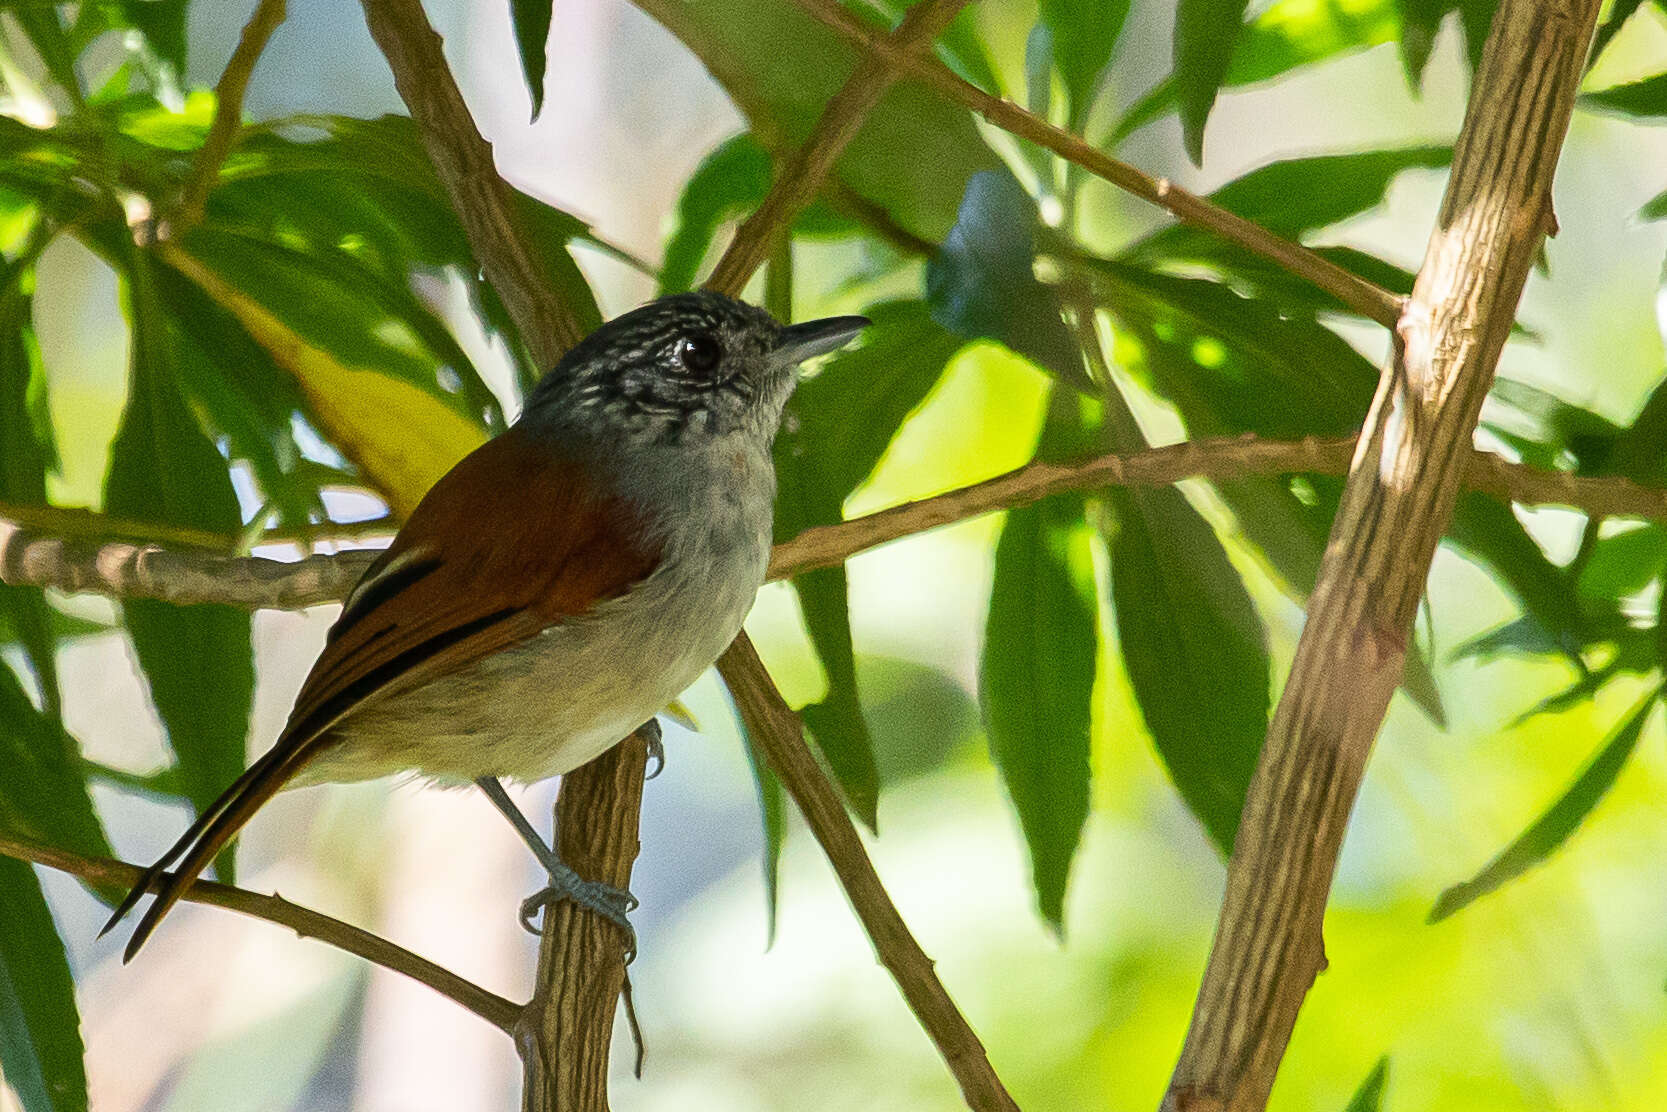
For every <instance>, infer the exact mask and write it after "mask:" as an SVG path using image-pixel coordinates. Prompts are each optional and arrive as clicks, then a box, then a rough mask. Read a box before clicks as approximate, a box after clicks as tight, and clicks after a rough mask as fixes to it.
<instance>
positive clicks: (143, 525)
mask: <svg viewBox="0 0 1667 1112" xmlns="http://www.w3.org/2000/svg"><path fill="white" fill-rule="evenodd" d="M0 521H9V522H11V523H12V524H14V525H21V526H24V527H25V528H28V529H33V530H38V531H41V532H47V533H53V534H56V535H58V536H61V537H73V538H82V539H87V538H91V539H95V540H99V541H113V540H122V541H133V542H135V543H137V544H161V545H177V546H179V547H182V548H201V549H206V550H207V551H209V552H225V553H230V552H237V551H239V550H241V549H242V548H244V547H245V546H249V547H259V546H261V545H275V544H295V545H301V546H303V547H306V548H311V547H313V546H316V545H321V544H336V543H340V542H343V541H363V540H373V539H375V538H378V537H391V536H393V535H394V533H395V532H396V531H398V529H399V526H398V524H397V523H396V522H395V521H394V520H393V519H392V518H390V517H386V516H384V517H372V518H367V519H365V520H364V521H320V522H314V523H309V524H306V525H293V526H285V527H283V528H278V529H266V530H263V531H261V532H259V533H256V534H254V536H253V537H250V536H248V535H245V534H241V533H217V532H214V531H213V530H210V529H193V528H191V527H190V526H186V525H174V524H171V523H169V522H165V521H139V520H137V519H134V518H125V517H113V516H111V515H110V514H105V513H100V512H99V511H97V510H91V509H88V508H87V507H85V506H31V505H28V504H25V503H22V502H4V501H0Z"/></svg>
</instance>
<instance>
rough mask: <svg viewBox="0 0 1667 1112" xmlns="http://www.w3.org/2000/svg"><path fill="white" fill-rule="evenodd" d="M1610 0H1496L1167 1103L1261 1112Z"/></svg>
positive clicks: (1254, 789) (1244, 824) (1256, 788)
mask: <svg viewBox="0 0 1667 1112" xmlns="http://www.w3.org/2000/svg"><path fill="white" fill-rule="evenodd" d="M1599 6H1600V4H1599V0H1503V3H1501V4H1500V5H1499V9H1498V12H1497V13H1496V14H1495V16H1494V21H1493V31H1492V33H1491V34H1490V35H1489V36H1488V42H1487V47H1486V49H1485V50H1484V52H1483V56H1482V62H1481V65H1480V66H1479V67H1478V68H1477V71H1476V80H1475V83H1474V85H1473V88H1472V91H1471V98H1470V105H1469V108H1468V110H1467V111H1466V114H1465V122H1464V126H1463V127H1462V128H1461V129H1460V132H1459V139H1458V143H1457V144H1456V145H1455V147H1454V151H1453V169H1452V173H1451V176H1450V177H1449V179H1448V184H1447V195H1446V198H1445V200H1444V201H1443V203H1442V210H1441V215H1440V217H1439V219H1438V222H1437V225H1436V228H1435V230H1434V232H1433V233H1432V235H1431V237H1430V242H1429V246H1428V248H1427V249H1426V251H1425V255H1424V265H1423V267H1422V268H1421V269H1420V270H1419V272H1418V279H1417V282H1416V283H1415V284H1414V286H1413V292H1412V297H1411V298H1410V299H1409V301H1408V304H1407V309H1406V314H1405V316H1404V317H1403V319H1402V320H1401V322H1400V324H1399V326H1398V328H1397V334H1396V340H1397V343H1396V350H1395V354H1394V358H1393V362H1392V365H1391V368H1390V371H1389V373H1387V374H1386V375H1385V376H1384V378H1383V381H1382V382H1381V383H1380V385H1379V388H1378V393H1377V397H1376V398H1375V399H1374V401H1373V403H1372V409H1371V412H1370V413H1369V414H1368V416H1367V419H1366V428H1365V434H1364V436H1363V437H1362V440H1361V443H1360V447H1359V449H1358V451H1357V452H1356V455H1355V460H1354V465H1353V467H1352V468H1351V469H1350V472H1349V479H1348V483H1347V485H1346V486H1345V488H1344V491H1343V498H1342V504H1341V506H1340V508H1339V510H1338V513H1337V518H1336V521H1335V522H1334V523H1333V525H1332V530H1331V539H1330V541H1329V543H1328V544H1327V545H1326V551H1325V557H1324V559H1323V561H1322V563H1321V566H1320V575H1319V582H1318V585H1317V586H1316V587H1315V589H1314V594H1313V597H1312V599H1311V600H1310V602H1309V606H1308V619H1307V622H1306V623H1305V624H1304V626H1303V631H1302V637H1301V639H1300V640H1299V641H1298V643H1297V651H1296V659H1295V661H1294V663H1293V664H1292V668H1291V675H1290V678H1289V680H1288V681H1287V682H1286V684H1285V688H1284V691H1283V693H1282V694H1281V696H1280V699H1279V707H1278V710H1277V711H1276V712H1275V713H1274V716H1273V721H1272V722H1271V723H1270V724H1269V726H1268V735H1267V741H1266V743H1265V744H1264V746H1263V748H1262V753H1261V757H1260V759H1259V761H1258V763H1257V768H1256V774H1255V776H1254V778H1253V779H1252V781H1251V784H1250V791H1249V794H1248V796H1247V798H1246V800H1245V806H1244V811H1243V815H1242V817H1241V819H1240V822H1239V829H1238V837H1237V840H1236V841H1235V843H1234V848H1233V858H1232V861H1231V863H1230V864H1229V866H1228V871H1227V893H1226V896H1225V897H1224V899H1223V901H1222V907H1221V915H1220V918H1219V920H1218V922H1217V925H1216V933H1215V941H1214V944H1213V945H1212V947H1211V951H1210V959H1209V963H1208V965H1207V967H1206V969H1205V972H1204V980H1203V983H1202V984H1201V985H1200V986H1199V990H1198V1000H1197V1004H1196V1006H1195V1008H1194V1011H1193V1015H1192V1023H1191V1025H1190V1026H1189V1028H1188V1031H1187V1036H1186V1045H1185V1047H1184V1048H1183V1049H1182V1051H1181V1058H1180V1061H1179V1062H1178V1063H1177V1064H1176V1067H1175V1074H1174V1077H1173V1078H1172V1079H1171V1081H1170V1086H1169V1090H1168V1092H1167V1094H1166V1096H1165V1098H1164V1102H1163V1107H1164V1108H1165V1109H1166V1110H1168V1112H1189V1110H1199V1109H1209V1110H1211V1112H1260V1110H1261V1109H1262V1108H1263V1107H1264V1106H1265V1104H1266V1102H1267V1098H1268V1093H1269V1091H1270V1090H1271V1089H1272V1087H1273V1083H1274V1077H1275V1076H1276V1074H1277V1072H1278V1070H1279V1064H1280V1061H1281V1059H1282V1058H1283V1056H1284V1054H1285V1048H1286V1046H1287V1045H1288V1043H1289V1041H1290V1037H1291V1032H1292V1029H1293V1028H1294V1026H1295V1024H1296V1020H1297V1014H1298V1012H1299V1010H1300V1009H1301V1007H1302V1003H1303V1000H1304V999H1305V998H1306V997H1307V994H1308V990H1309V987H1310V986H1311V985H1312V984H1313V981H1314V978H1315V977H1316V976H1318V975H1319V973H1320V971H1321V970H1323V969H1324V968H1325V964H1326V959H1325V942H1324V938H1323V925H1324V919H1325V908H1326V900H1327V897H1328V895H1329V893H1330V890H1331V881H1332V875H1333V873H1334V871H1335V869H1336V864H1337V854H1338V851H1339V850H1340V848H1341V846H1342V842H1343V834H1344V831H1345V829H1346V828H1347V826H1348V820H1349V813H1350V811H1351V810H1352V809H1353V806H1354V800H1355V796H1356V794H1357V792H1358V791H1359V788H1360V782H1361V778H1362V776H1363V775H1364V773H1365V769H1366V762H1367V758H1368V757H1369V756H1370V754H1371V751H1372V744H1373V741H1374V740H1375V739H1376V736H1377V733H1378V730H1379V728H1380V726H1381V725H1382V722H1383V716H1384V713H1385V712H1386V711H1387V709H1388V706H1389V700H1390V697H1391V695H1392V694H1393V693H1394V691H1395V688H1396V686H1397V685H1398V684H1399V683H1400V680H1401V676H1402V674H1403V670H1404V664H1405V660H1406V651H1407V642H1408V638H1409V637H1410V636H1411V632H1412V625H1413V620H1414V618H1415V616H1416V614H1417V610H1418V603H1419V600H1420V599H1421V598H1422V597H1423V594H1424V585H1425V581H1426V579H1427V578H1428V576H1429V571H1430V561H1431V559H1432V558H1433V556H1434V555H1435V550H1436V546H1437V544H1438V543H1439V542H1440V539H1441V534H1442V532H1443V531H1444V530H1445V529H1446V527H1447V523H1448V521H1449V520H1451V518H1452V513H1453V506H1454V504H1455V502H1456V500H1457V498H1458V494H1459V489H1460V487H1461V486H1462V484H1463V480H1464V478H1465V472H1466V470H1467V459H1468V458H1469V457H1470V454H1471V438H1472V436H1473V434H1474V431H1475V428H1476V422H1477V419H1478V418H1479V416H1480V414H1481V410H1482V402H1483V399H1484V398H1485V397H1486V395H1487V392H1488V388H1489V385H1490V384H1491V383H1492V381H1493V374H1494V368H1495V366H1496V365H1497V363H1498V361H1499V355H1500V352H1501V351H1502V350H1503V348H1504V346H1505V341H1506V338H1507V337H1508V336H1509V335H1510V331H1511V325H1512V322H1513V321H1514V320H1515V317H1516V310H1517V304H1518V302H1519V300H1520V299H1521V296H1522V289H1523V286H1524V284H1525V283H1526V281H1527V279H1528V274H1529V271H1530V270H1531V269H1532V267H1533V265H1534V257H1535V254H1536V252H1537V251H1538V250H1539V248H1540V245H1541V244H1542V242H1543V241H1544V237H1545V235H1546V233H1547V232H1548V231H1550V230H1551V228H1552V223H1551V221H1550V220H1549V216H1550V211H1551V210H1550V199H1551V185H1552V176H1553V172H1554V170H1555V168H1556V165H1557V158H1558V154H1559V152H1560V150H1561V148H1562V145H1563V139H1564V136H1565V135H1566V134H1567V132H1568V126H1569V117H1570V114H1571V113H1572V111H1573V108H1574V98H1575V94H1576V91H1577V90H1578V87H1579V85H1580V76H1581V64H1582V62H1584V61H1585V58H1586V54H1587V48H1588V46H1589V44H1590V42H1591V37H1592V31H1593V28H1594V26H1595V24H1596V21H1597V14H1598V8H1599Z"/></svg>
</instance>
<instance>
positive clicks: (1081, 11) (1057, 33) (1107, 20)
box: [1037, 0, 1129, 132]
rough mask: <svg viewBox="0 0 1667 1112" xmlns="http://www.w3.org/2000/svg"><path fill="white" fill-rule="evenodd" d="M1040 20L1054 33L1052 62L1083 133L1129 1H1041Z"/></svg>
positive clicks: (1074, 123)
mask: <svg viewBox="0 0 1667 1112" xmlns="http://www.w3.org/2000/svg"><path fill="white" fill-rule="evenodd" d="M1037 9H1038V15H1039V16H1040V18H1041V22H1042V23H1043V24H1044V25H1045V26H1046V27H1047V28H1048V29H1049V31H1050V32H1052V38H1053V62H1054V66H1055V68H1057V69H1058V70H1059V76H1060V79H1061V81H1062V82H1063V83H1064V86H1065V94H1066V96H1067V97H1068V98H1069V101H1068V109H1067V113H1066V118H1067V121H1068V126H1069V127H1070V129H1071V130H1072V131H1075V132H1080V131H1081V130H1082V125H1083V122H1084V121H1085V120H1086V119H1087V118H1088V113H1089V110H1090V109H1091V108H1092V107H1093V105H1094V97H1095V94H1096V93H1097V92H1098V91H1099V88H1100V81H1101V79H1102V76H1103V75H1104V73H1105V69H1106V67H1107V66H1108V65H1109V64H1110V63H1111V55H1112V52H1113V51H1115V50H1116V49H1117V40H1118V37H1119V36H1120V35H1122V33H1123V23H1124V21H1125V20H1126V19H1128V16H1129V0H1041V3H1040V4H1038V5H1037Z"/></svg>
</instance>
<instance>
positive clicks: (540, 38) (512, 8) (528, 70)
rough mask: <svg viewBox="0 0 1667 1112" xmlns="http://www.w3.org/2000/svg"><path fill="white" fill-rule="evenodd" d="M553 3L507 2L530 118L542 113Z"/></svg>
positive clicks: (541, 0) (550, 0)
mask: <svg viewBox="0 0 1667 1112" xmlns="http://www.w3.org/2000/svg"><path fill="white" fill-rule="evenodd" d="M554 6H555V0H509V14H510V19H511V21H512V22H513V23H514V25H515V48H516V50H517V51H519V52H520V55H521V74H522V76H524V77H525V78H526V79H527V92H528V93H530V94H532V102H533V111H532V118H533V119H535V120H536V119H538V114H539V113H540V112H541V111H543V110H544V71H545V67H546V65H547V64H548V59H547V57H546V48H547V47H548V46H549V43H550V10H551V9H552V8H553V7H554Z"/></svg>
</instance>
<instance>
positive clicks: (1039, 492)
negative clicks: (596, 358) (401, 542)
mask: <svg viewBox="0 0 1667 1112" xmlns="http://www.w3.org/2000/svg"><path fill="white" fill-rule="evenodd" d="M1355 443H1356V441H1355V439H1354V438H1353V437H1336V438H1331V439H1320V438H1315V437H1308V438H1306V439H1303V440H1291V441H1285V440H1259V439H1257V438H1255V437H1250V436H1240V437H1229V438H1222V439H1211V440H1189V441H1186V442H1184V443H1181V444H1170V445H1166V446H1164V447H1160V448H1151V449H1148V450H1146V451H1143V452H1127V453H1115V454H1112V455H1104V456H1095V457H1093V458H1091V459H1087V460H1083V461H1082V462H1080V463H1071V464H1055V463H1041V462H1037V463H1030V464H1026V465H1025V466H1024V467H1020V468H1018V469H1016V470H1013V471H1008V472H1006V473H1005V474H1002V475H997V476H995V477H994V478H992V479H986V480H985V481H983V482H981V483H975V484H973V485H972V486H968V487H961V488H959V489H956V490H952V491H948V492H946V493H944V494H939V495H935V496H933V497H931V498H922V499H920V500H918V501H914V502H904V503H903V504H901V505H898V506H892V507H890V508H888V509H884V510H877V511H875V512H874V513H871V514H864V515H863V516H861V517H854V518H851V519H850V520H849V521H841V522H839V523H837V524H834V525H817V526H813V527H811V528H809V529H806V530H805V531H804V532H802V533H800V534H799V535H798V536H795V537H792V538H791V539H789V540H786V541H783V542H782V543H781V544H778V545H777V546H776V548H775V550H774V552H772V553H771V556H770V571H769V577H770V578H771V579H791V578H792V577H794V576H796V575H802V574H803V573H805V572H807V571H813V570H815V569H816V568H826V567H837V566H838V565H840V564H842V563H844V562H845V561H846V560H848V559H850V558H851V557H852V556H855V555H856V554H858V553H859V552H865V551H867V550H868V549H871V548H877V547H879V546H880V545H883V544H890V543H891V542H893V541H898V540H903V539H906V538H908V537H912V536H914V535H916V534H918V533H924V532H926V531H928V530H931V529H937V528H941V527H943V526H945V525H954V524H956V523H957V522H961V521H966V520H968V519H970V518H974V517H978V516H980V515H981V514H987V513H995V512H997V511H1000V510H1008V509H1013V508H1014V507H1017V506H1025V505H1029V504H1030V503H1032V502H1035V501H1037V500H1039V499H1042V498H1046V497H1047V496H1048V495H1050V494H1058V493H1060V492H1062V491H1068V490H1096V489H1100V488H1103V487H1112V486H1166V485H1169V484H1171V483H1177V482H1180V481H1182V480H1183V479H1248V478H1256V477H1259V476H1267V475H1287V474H1290V475H1296V474H1308V475H1341V474H1344V473H1345V472H1346V471H1347V470H1348V465H1349V460H1350V458H1351V457H1352V456H1353V454H1354V450H1355ZM1465 486H1466V487H1468V488H1469V489H1471V490H1478V491H1481V492H1483V493H1485V494H1488V495H1491V496H1493V497H1496V498H1499V499H1502V500H1505V501H1511V502H1516V503H1518V504H1520V505H1524V506H1540V505H1554V506H1567V507H1570V508H1572V509H1576V510H1581V511H1583V512H1585V513H1587V514H1589V515H1591V516H1592V517H1593V519H1594V520H1595V519H1598V518H1601V517H1633V518H1642V519H1646V520H1652V521H1667V489H1663V488H1661V487H1647V486H1641V485H1639V484H1638V483H1635V482H1633V481H1632V480H1630V479H1626V478H1622V477H1620V476H1616V475H1601V476H1599V475H1571V474H1567V473H1564V472H1558V471H1541V470H1539V469H1537V468H1533V467H1529V466H1527V465H1526V464H1521V463H1511V462H1510V461H1508V460H1503V459H1500V458H1499V457H1498V456H1495V455H1491V454H1489V453H1487V452H1480V451H1477V452H1473V453H1472V454H1471V458H1470V466H1469V470H1468V471H1467V473H1466V476H1465ZM5 518H6V514H5V512H4V511H0V581H3V582H6V583H11V584H14V585H18V586H31V587H52V588H55V589H57V590H61V591H66V592H71V593H74V592H86V593H89V594H97V595H108V596H111V597H115V598H160V599H164V600H167V601H169V602H175V603H179V604H182V605H184V604H190V603H198V602H217V603H221V604H224V605H227V606H239V607H244V608H246V609H272V610H299V609H304V608H306V607H309V606H319V605H322V604H324V603H329V602H339V601H340V600H341V599H342V597H343V596H345V595H346V593H347V592H348V591H349V590H351V589H352V586H353V584H354V583H356V582H357V581H358V577H359V576H360V575H362V574H363V573H364V569H365V567H366V566H367V565H368V564H369V563H370V561H371V560H373V559H375V557H376V555H377V554H376V553H375V552H373V551H366V550H359V549H352V550H349V551H346V552H338V553H332V554H318V555H312V556H307V557H304V558H303V559H301V560H297V561H283V560H271V559H267V558H265V557H260V556H246V557H234V556H223V555H218V554H215V553H210V552H201V551H189V550H179V549H172V548H167V547H165V546H163V545H161V544H157V543H130V542H129V541H127V540H126V539H114V540H100V539H99V533H98V531H97V530H96V529H95V528H93V525H95V524H96V523H97V522H98V521H100V520H102V519H101V518H100V516H99V515H97V514H87V515H86V516H85V518H83V517H82V516H81V512H80V511H77V517H76V521H75V523H76V529H75V531H74V532H73V533H72V534H70V535H69V536H63V535H58V534H55V533H53V532H51V531H50V530H42V529H38V528H20V526H21V525H23V524H24V523H22V522H8V521H6V520H5ZM110 535H113V536H114V537H117V538H126V537H127V535H128V534H127V533H125V532H123V531H122V529H121V528H116V529H113V530H111V531H110Z"/></svg>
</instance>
